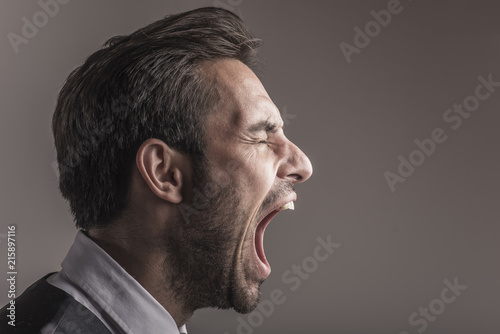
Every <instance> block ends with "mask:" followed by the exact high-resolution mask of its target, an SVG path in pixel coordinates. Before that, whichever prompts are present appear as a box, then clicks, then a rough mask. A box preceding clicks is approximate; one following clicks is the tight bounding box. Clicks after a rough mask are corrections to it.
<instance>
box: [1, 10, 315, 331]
mask: <svg viewBox="0 0 500 334" xmlns="http://www.w3.org/2000/svg"><path fill="white" fill-rule="evenodd" d="M259 45H260V41H259V40H257V39H255V38H253V37H252V36H251V34H250V33H249V31H248V30H247V28H246V27H245V26H244V24H243V22H241V20H240V19H239V18H238V17H237V16H235V15H234V14H232V13H231V12H228V11H226V10H223V9H217V8H202V9H198V10H194V11H190V12H186V13H181V14H178V15H172V16H168V17H166V18H165V19H163V20H160V21H157V22H154V23H152V24H150V25H149V26H147V27H145V28H143V29H139V30H138V31H136V32H134V33H132V34H131V35H129V36H119V37H115V38H112V39H111V40H110V41H108V42H107V43H106V44H105V46H104V47H103V48H102V49H100V50H99V51H97V52H95V53H94V54H92V55H91V56H90V57H89V58H88V59H87V60H86V61H85V63H84V64H83V65H82V66H81V67H79V68H77V69H76V70H75V71H73V73H71V75H70V76H69V78H68V79H67V81H66V83H65V85H64V87H63V88H62V90H61V92H60V95H59V98H58V103H57V107H56V110H55V113H54V117H53V133H54V139H55V145H56V150H57V159H58V164H59V170H60V180H59V182H60V184H59V187H60V190H61V192H62V195H63V196H64V198H65V199H67V200H68V202H69V205H70V208H71V212H72V214H73V215H74V218H75V222H76V226H77V227H78V228H79V229H80V231H79V232H78V233H77V236H76V239H75V243H74V244H73V246H72V247H71V249H70V251H69V253H68V255H67V256H66V258H65V260H64V261H63V263H62V269H61V271H60V272H58V273H55V274H49V275H47V276H45V277H44V278H42V279H41V280H39V281H38V282H36V283H35V284H33V285H32V286H31V287H30V288H28V290H27V291H26V292H25V293H24V294H23V295H21V296H20V297H19V298H18V299H17V300H16V310H17V314H16V328H15V329H16V332H20V333H21V332H22V333H32V332H33V333H35V332H42V333H60V332H62V333H184V332H186V329H185V326H184V325H185V323H186V322H187V320H188V319H189V318H190V317H191V315H192V314H193V312H194V311H195V310H197V309H200V308H205V307H217V308H223V309H227V308H233V309H235V310H236V311H238V312H241V313H246V312H250V311H252V310H253V309H254V308H255V307H256V305H257V303H258V299H259V287H260V285H261V284H262V282H263V281H264V279H265V278H266V277H267V276H268V275H269V273H270V266H269V264H268V262H267V260H266V258H265V254H264V249H263V235H264V229H265V227H266V225H267V224H268V223H269V221H270V220H271V219H272V218H273V217H274V216H275V215H276V214H277V213H278V212H279V211H281V210H283V209H286V208H293V202H294V201H295V200H296V194H295V191H294V188H293V187H294V185H295V184H296V183H298V182H303V181H305V180H306V179H308V178H309V177H310V176H311V173H312V167H311V163H310V161H309V160H308V158H307V157H306V156H305V155H304V154H303V153H302V152H301V151H300V150H299V148H298V147H297V146H295V145H294V144H293V143H291V142H290V141H289V140H288V139H287V138H286V137H285V135H284V133H283V121H282V119H281V117H280V114H279V111H278V109H277V108H276V106H275V105H274V104H273V103H272V101H271V99H270V98H269V96H268V94H267V93H266V91H265V89H264V88H263V86H262V84H261V83H260V81H259V80H258V78H257V77H256V76H255V74H254V73H253V72H252V70H250V68H249V66H250V65H251V64H252V63H253V62H254V57H255V48H256V47H258V46H259ZM6 315H7V310H6V307H4V309H3V310H2V317H3V319H6ZM4 323H6V321H3V323H2V327H1V328H2V329H6V330H7V331H8V330H12V329H13V328H9V327H8V326H6V325H5V324H4Z"/></svg>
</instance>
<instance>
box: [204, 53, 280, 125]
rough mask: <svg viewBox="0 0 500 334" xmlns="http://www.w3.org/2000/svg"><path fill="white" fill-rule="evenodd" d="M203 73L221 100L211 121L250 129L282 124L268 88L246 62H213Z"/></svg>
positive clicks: (233, 60)
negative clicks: (266, 123) (267, 123)
mask: <svg viewBox="0 0 500 334" xmlns="http://www.w3.org/2000/svg"><path fill="white" fill-rule="evenodd" d="M202 72H203V73H204V75H206V76H207V78H209V81H210V82H211V83H212V84H213V85H214V88H216V89H217V92H218V94H219V96H220V103H219V104H218V106H217V108H216V110H214V111H213V112H212V113H211V115H210V117H209V118H211V119H213V120H214V121H216V122H217V123H218V124H219V125H221V126H222V125H224V124H226V125H231V126H233V127H234V126H236V127H246V126H250V125H252V124H253V123H256V122H259V121H263V120H268V121H270V122H272V123H277V124H278V125H279V124H280V123H281V117H280V113H279V110H278V108H276V106H275V105H274V103H273V102H272V100H271V98H270V97H269V95H268V94H267V92H266V90H265V88H264V86H263V85H262V83H261V82H260V80H259V79H258V78H257V76H256V75H255V74H254V72H253V71H252V70H251V69H250V68H248V66H246V65H245V64H243V63H242V62H240V61H238V60H235V59H223V60H217V61H212V62H209V63H206V64H204V66H202Z"/></svg>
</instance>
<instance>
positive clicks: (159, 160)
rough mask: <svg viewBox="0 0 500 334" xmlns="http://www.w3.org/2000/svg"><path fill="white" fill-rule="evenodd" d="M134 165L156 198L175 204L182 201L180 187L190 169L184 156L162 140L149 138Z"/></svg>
mask: <svg viewBox="0 0 500 334" xmlns="http://www.w3.org/2000/svg"><path fill="white" fill-rule="evenodd" d="M136 165H137V168H138V169H139V172H140V173H141V175H142V178H143V179H144V181H145V182H146V183H147V184H148V186H149V189H151V191H152V192H153V193H154V194H155V195H156V196H158V197H159V198H161V199H163V200H165V201H168V202H171V203H175V204H178V203H180V202H181V201H182V193H183V191H182V187H183V186H185V184H186V181H187V178H188V176H189V175H190V168H191V165H190V160H189V157H188V156H187V155H186V154H183V153H181V152H179V151H177V150H175V149H172V148H171V147H169V146H168V145H167V144H165V143H164V142H163V141H162V140H159V139H155V138H151V139H148V140H146V141H145V142H144V143H142V145H141V147H139V150H138V151H137V155H136Z"/></svg>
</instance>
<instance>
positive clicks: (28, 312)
mask: <svg viewBox="0 0 500 334" xmlns="http://www.w3.org/2000/svg"><path fill="white" fill-rule="evenodd" d="M50 275H52V274H48V275H46V276H44V277H42V278H41V279H39V280H38V281H36V282H35V283H33V284H32V285H31V286H30V287H29V288H28V289H26V291H25V292H24V293H23V294H22V295H20V296H19V297H18V298H16V299H15V300H14V303H13V304H11V303H9V304H7V305H5V306H4V307H3V308H2V309H1V310H0V318H1V319H4V320H3V321H1V323H0V332H2V333H14V332H15V333H54V332H56V331H57V333H110V331H109V330H108V329H107V328H106V326H104V324H103V323H102V322H101V321H100V320H99V318H97V317H96V316H95V315H94V314H93V313H92V312H91V311H90V310H88V309H87V308H86V307H85V306H83V305H82V304H80V303H78V302H77V301H76V300H75V299H74V298H73V297H72V296H70V295H69V294H67V293H66V292H65V291H63V290H61V289H59V288H57V287H55V286H53V285H51V284H49V283H48V282H47V281H46V278H47V277H48V276H50ZM12 310H14V311H12ZM12 314H13V315H14V317H12V316H11V317H10V319H14V320H15V321H14V324H15V327H14V326H12V325H9V324H8V321H9V320H10V319H9V315H12ZM5 319H7V320H5Z"/></svg>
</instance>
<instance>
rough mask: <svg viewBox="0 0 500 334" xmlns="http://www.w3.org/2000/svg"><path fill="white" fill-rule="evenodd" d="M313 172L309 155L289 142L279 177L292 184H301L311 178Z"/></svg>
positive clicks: (279, 170)
mask: <svg viewBox="0 0 500 334" xmlns="http://www.w3.org/2000/svg"><path fill="white" fill-rule="evenodd" d="M312 172H313V168H312V164H311V161H310V160H309V158H308V157H307V155H305V154H304V152H302V151H301V150H300V148H298V147H297V145H295V144H294V143H292V142H291V141H288V145H287V149H286V150H285V155H284V157H283V160H282V163H281V165H280V166H279V168H278V177H280V178H282V179H284V180H287V181H290V182H292V183H300V182H304V181H306V180H307V179H308V178H310V177H311V175H312Z"/></svg>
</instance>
